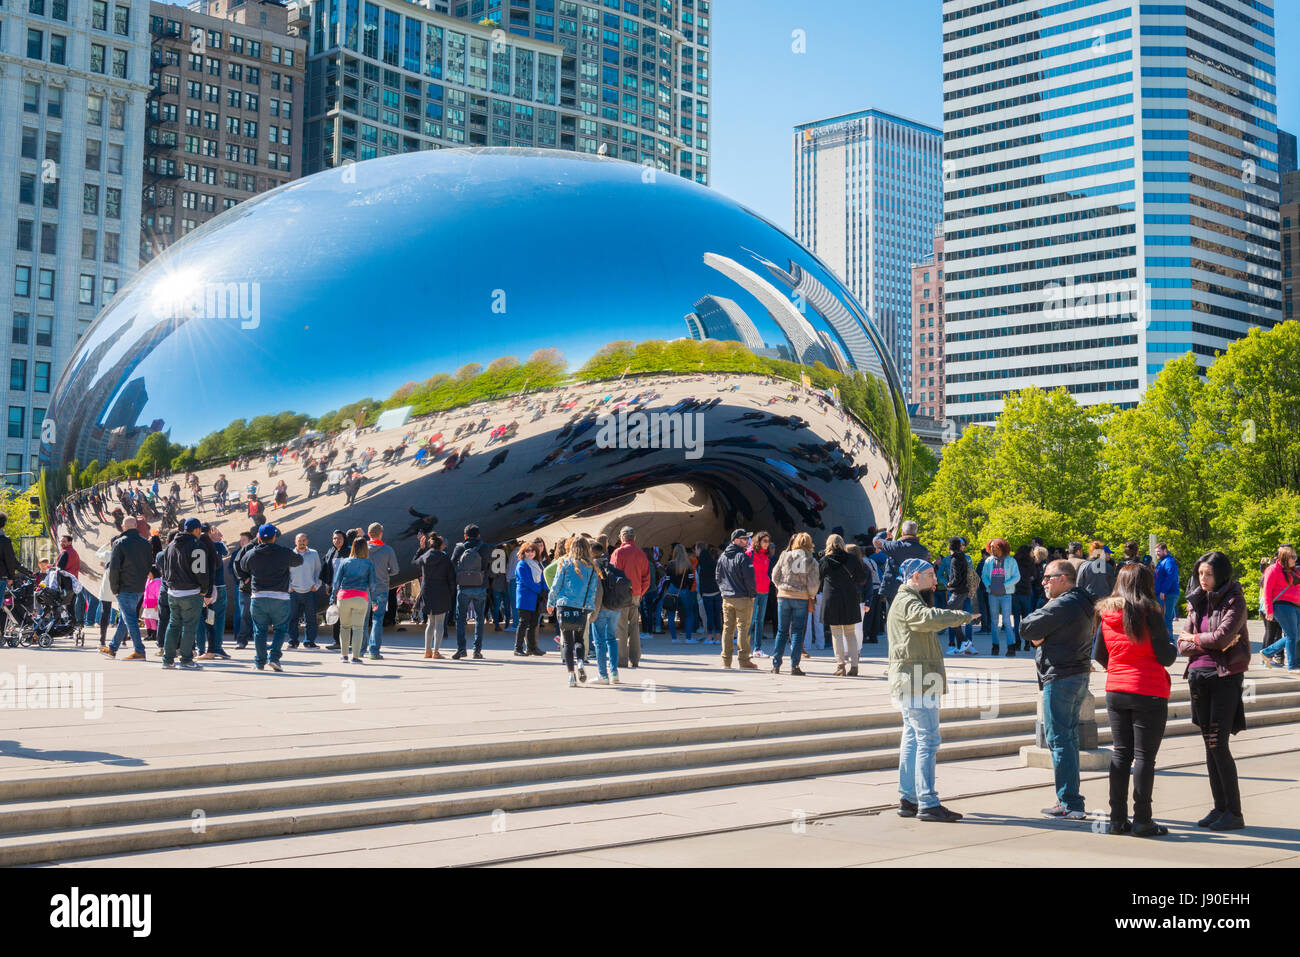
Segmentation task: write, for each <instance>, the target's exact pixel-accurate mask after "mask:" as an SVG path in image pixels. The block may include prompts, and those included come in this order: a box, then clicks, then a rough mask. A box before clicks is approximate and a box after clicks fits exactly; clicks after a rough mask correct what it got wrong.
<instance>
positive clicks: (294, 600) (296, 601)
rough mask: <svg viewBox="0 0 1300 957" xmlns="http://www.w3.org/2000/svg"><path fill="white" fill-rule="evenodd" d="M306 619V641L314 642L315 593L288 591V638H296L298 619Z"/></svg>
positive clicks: (292, 639) (293, 639)
mask: <svg viewBox="0 0 1300 957" xmlns="http://www.w3.org/2000/svg"><path fill="white" fill-rule="evenodd" d="M299 618H306V619H307V642H308V643H309V644H313V645H314V644H316V593H315V592H314V591H291V592H289V640H290V641H297V640H298V619H299Z"/></svg>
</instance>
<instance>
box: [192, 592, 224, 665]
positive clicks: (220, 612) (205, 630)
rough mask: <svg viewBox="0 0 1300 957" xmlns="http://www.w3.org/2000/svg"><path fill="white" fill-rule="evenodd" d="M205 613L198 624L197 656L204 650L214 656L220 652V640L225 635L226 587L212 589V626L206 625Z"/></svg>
mask: <svg viewBox="0 0 1300 957" xmlns="http://www.w3.org/2000/svg"><path fill="white" fill-rule="evenodd" d="M206 616H207V612H206V611H205V612H204V619H203V621H201V622H200V623H199V644H198V648H199V654H204V653H205V650H206V651H210V652H212V653H213V654H214V655H215V654H218V653H219V652H220V651H221V638H222V636H223V635H224V634H225V633H226V586H225V585H221V586H219V587H217V588H214V589H212V624H210V625H209V624H208V620H207V617H206Z"/></svg>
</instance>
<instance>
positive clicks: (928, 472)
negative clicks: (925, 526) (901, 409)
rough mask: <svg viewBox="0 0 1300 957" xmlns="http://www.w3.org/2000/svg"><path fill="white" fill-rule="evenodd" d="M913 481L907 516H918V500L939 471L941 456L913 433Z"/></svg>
mask: <svg viewBox="0 0 1300 957" xmlns="http://www.w3.org/2000/svg"><path fill="white" fill-rule="evenodd" d="M911 438H912V461H911V482H910V483H909V490H910V494H911V497H910V498H909V500H908V509H907V517H908V518H913V519H914V518H916V517H917V516H916V501H917V499H919V498H920V497H921V496H922V495H924V494H925V491H926V489H928V488H929V487H930V485H931V483H932V482H933V481H934V477H935V475H936V474H937V473H938V471H939V456H937V455H935V454H934V453H933V452H931V451H930V450H929V448H927V447H926V446H925V444H924V443H922V441H921V440H920V439H918V438H917V437H916V435H915V434H913V435H912V437H911Z"/></svg>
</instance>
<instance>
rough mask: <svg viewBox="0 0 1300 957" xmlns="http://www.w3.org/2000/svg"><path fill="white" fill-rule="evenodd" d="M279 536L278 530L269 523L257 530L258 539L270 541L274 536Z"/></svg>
mask: <svg viewBox="0 0 1300 957" xmlns="http://www.w3.org/2000/svg"><path fill="white" fill-rule="evenodd" d="M279 534H280V530H279V529H278V528H276V527H275V526H274V525H272V524H271V523H270V522H267V523H266V524H265V525H263V526H262V527H261V528H259V529H258V530H257V537H258V538H267V539H271V538H275V536H277V535H279Z"/></svg>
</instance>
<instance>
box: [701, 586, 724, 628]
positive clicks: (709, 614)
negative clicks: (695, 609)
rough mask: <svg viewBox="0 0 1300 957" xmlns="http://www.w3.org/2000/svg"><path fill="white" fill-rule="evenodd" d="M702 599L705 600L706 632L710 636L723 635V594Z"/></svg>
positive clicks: (703, 596) (705, 596) (704, 596)
mask: <svg viewBox="0 0 1300 957" xmlns="http://www.w3.org/2000/svg"><path fill="white" fill-rule="evenodd" d="M700 597H701V598H703V599H704V622H705V631H706V632H708V633H709V634H710V635H720V634H722V593H721V592H719V593H718V594H716V595H701V596H700Z"/></svg>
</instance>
